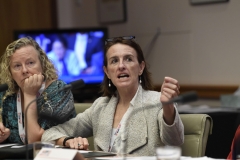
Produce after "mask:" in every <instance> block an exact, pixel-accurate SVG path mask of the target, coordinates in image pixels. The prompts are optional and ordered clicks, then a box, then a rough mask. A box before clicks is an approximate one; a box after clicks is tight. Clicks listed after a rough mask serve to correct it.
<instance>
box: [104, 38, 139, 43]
mask: <svg viewBox="0 0 240 160" xmlns="http://www.w3.org/2000/svg"><path fill="white" fill-rule="evenodd" d="M117 39H120V40H132V39H135V36H122V37H113V38H108V39H106V40H105V45H106V44H107V43H108V42H113V41H115V40H117Z"/></svg>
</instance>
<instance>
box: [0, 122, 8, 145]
mask: <svg viewBox="0 0 240 160" xmlns="http://www.w3.org/2000/svg"><path fill="white" fill-rule="evenodd" d="M9 135H10V129H9V128H6V127H5V126H4V125H3V123H2V122H0V143H2V142H4V141H5V140H6V139H7V138H8V137H9Z"/></svg>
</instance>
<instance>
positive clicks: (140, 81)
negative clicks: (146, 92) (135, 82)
mask: <svg viewBox="0 0 240 160" xmlns="http://www.w3.org/2000/svg"><path fill="white" fill-rule="evenodd" d="M139 83H140V84H141V83H142V80H141V76H139Z"/></svg>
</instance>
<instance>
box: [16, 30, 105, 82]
mask: <svg viewBox="0 0 240 160" xmlns="http://www.w3.org/2000/svg"><path fill="white" fill-rule="evenodd" d="M27 36H29V37H32V38H33V39H34V40H36V42H37V43H38V44H39V45H40V47H41V48H42V49H43V50H44V51H45V52H46V54H47V56H48V57H49V59H50V60H51V61H52V62H53V64H54V66H55V68H56V69H57V71H58V76H59V79H61V80H63V81H65V82H66V83H70V82H72V81H75V80H78V79H83V80H84V82H85V84H100V83H101V82H102V80H103V76H104V72H103V52H104V41H105V39H106V38H107V29H106V28H87V29H71V30H69V29H68V30H66V29H65V30H42V31H40V30H38V31H36V30H35V31H34V30H32V31H15V33H14V38H15V39H19V38H22V37H27Z"/></svg>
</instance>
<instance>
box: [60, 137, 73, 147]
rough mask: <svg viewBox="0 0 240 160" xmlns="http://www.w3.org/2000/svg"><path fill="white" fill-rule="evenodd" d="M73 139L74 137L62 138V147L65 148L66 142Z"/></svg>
mask: <svg viewBox="0 0 240 160" xmlns="http://www.w3.org/2000/svg"><path fill="white" fill-rule="evenodd" d="M73 138H75V137H66V138H64V140H63V146H66V142H67V140H69V139H73Z"/></svg>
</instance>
